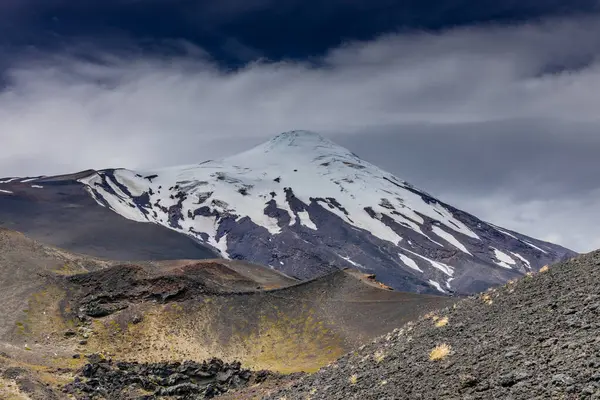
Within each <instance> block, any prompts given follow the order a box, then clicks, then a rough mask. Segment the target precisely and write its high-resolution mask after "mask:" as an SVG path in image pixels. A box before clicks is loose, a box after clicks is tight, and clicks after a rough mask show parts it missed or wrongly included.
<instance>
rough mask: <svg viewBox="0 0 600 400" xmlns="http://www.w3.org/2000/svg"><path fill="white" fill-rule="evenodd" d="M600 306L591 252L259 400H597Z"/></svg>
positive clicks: (596, 256)
mask: <svg viewBox="0 0 600 400" xmlns="http://www.w3.org/2000/svg"><path fill="white" fill-rule="evenodd" d="M599 300H600V252H595V253H592V254H589V255H586V256H582V257H579V258H577V259H574V260H571V261H569V262H566V263H563V264H561V265H557V266H555V267H552V268H550V270H549V271H547V272H540V273H538V274H537V275H534V276H526V277H524V278H523V279H521V280H519V281H516V282H512V283H511V282H509V283H508V284H507V285H505V286H503V287H501V288H498V289H492V290H489V291H487V292H485V293H483V294H480V295H477V296H472V297H470V298H469V299H465V300H463V301H460V302H458V303H456V305H455V306H454V307H450V308H447V309H443V310H440V311H439V312H437V313H435V314H429V315H426V316H425V317H423V318H421V319H420V320H418V321H416V322H414V323H408V324H407V325H405V326H404V327H402V328H401V329H397V330H395V331H394V332H392V333H390V334H388V335H387V336H383V337H381V338H379V339H377V340H375V341H374V342H373V343H371V344H369V345H367V346H364V347H363V348H361V349H360V350H359V351H357V352H354V353H352V354H348V355H346V356H344V357H342V358H341V359H339V360H338V361H337V362H336V363H334V364H332V365H331V366H329V367H326V368H324V369H322V370H320V371H318V372H317V373H315V374H313V375H310V376H307V377H306V378H304V379H302V380H301V381H300V382H297V383H295V384H294V385H292V386H291V387H289V388H287V389H285V390H282V391H280V392H279V393H276V394H273V395H272V396H271V397H267V398H268V399H271V400H275V399H282V398H284V399H287V400H292V399H302V400H304V399H307V398H312V399H328V400H338V399H339V400H349V399H357V400H358V399H360V400H370V399H373V400H375V399H406V400H409V399H410V400H412V399H441V400H444V399H448V400H450V399H452V400H454V399H473V400H474V399H481V400H485V399H513V400H520V399H522V400H530V399H537V400H545V399H600V374H599V373H598V370H599V368H600V308H599V307H598V302H599ZM442 345H443V346H442ZM437 346H440V347H438V350H440V349H441V352H439V353H440V354H441V355H442V357H440V358H439V359H432V354H433V353H432V350H433V349H434V348H436V347H437ZM444 346H447V347H444ZM444 350H446V353H447V354H444ZM434 358H435V357H434Z"/></svg>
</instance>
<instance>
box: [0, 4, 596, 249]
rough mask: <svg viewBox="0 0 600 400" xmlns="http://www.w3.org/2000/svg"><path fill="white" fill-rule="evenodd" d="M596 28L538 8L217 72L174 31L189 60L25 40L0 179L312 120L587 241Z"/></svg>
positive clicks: (484, 210) (365, 151)
mask: <svg viewBox="0 0 600 400" xmlns="http://www.w3.org/2000/svg"><path fill="white" fill-rule="evenodd" d="M599 38H600V20H598V19H597V18H595V17H590V16H588V17H577V18H566V19H560V20H558V19H549V20H546V21H544V22H539V23H536V24H516V25H510V26H481V27H466V28H459V29H452V30H446V31H440V32H435V33H404V34H394V35H384V36H382V37H379V38H378V39H376V40H373V41H366V42H351V43H347V44H345V45H343V46H341V47H339V48H337V49H334V50H331V51H329V52H328V53H327V54H326V55H325V56H323V57H320V58H318V59H316V60H311V62H307V61H288V62H266V61H262V62H254V63H249V64H248V65H246V66H245V67H243V68H240V69H238V70H235V71H229V72H225V71H224V70H223V69H221V68H219V67H218V65H217V64H215V63H214V62H213V60H211V59H210V58H209V57H208V55H207V53H206V52H204V51H203V50H202V49H200V48H196V47H195V46H194V45H193V44H192V43H189V42H182V41H180V42H179V45H180V46H182V48H183V49H184V51H183V52H179V53H178V54H180V53H185V52H186V51H187V52H190V51H191V52H192V53H193V54H192V55H191V56H182V55H174V56H169V57H166V56H161V55H158V54H156V53H152V55H148V53H145V52H143V51H140V52H135V53H115V52H106V51H104V52H97V53H95V54H90V53H89V52H83V53H85V54H83V55H84V56H85V57H82V52H81V51H76V52H71V53H60V55H56V54H53V55H50V54H47V53H46V52H44V51H43V50H38V52H37V53H35V54H30V55H29V56H28V57H25V58H20V59H19V60H20V61H19V62H18V63H16V64H15V63H13V64H12V65H10V68H7V69H6V73H5V81H6V82H5V83H6V89H5V90H4V91H3V92H0V134H1V135H2V146H3V148H2V151H3V155H2V157H1V158H0V171H2V173H1V174H0V175H4V176H6V175H33V174H41V173H44V174H51V173H60V172H70V171H73V170H80V169H85V168H103V167H120V166H122V167H129V168H149V167H159V166H165V165H171V164H186V163H195V162H199V161H202V160H204V159H207V158H215V157H219V156H225V155H228V154H231V153H235V152H237V151H239V150H242V149H244V148H246V147H247V146H250V145H253V144H256V143H258V142H260V141H262V140H264V139H266V138H268V137H270V136H272V135H275V134H277V133H279V132H281V131H285V130H290V129H311V130H316V131H320V132H322V133H324V134H326V135H329V136H332V137H334V138H335V139H336V140H338V141H339V142H341V144H343V145H346V146H347V147H349V148H350V149H352V150H353V151H355V152H357V153H358V154H360V155H361V156H363V157H364V158H365V159H367V160H369V161H372V162H373V163H375V164H378V165H381V166H382V167H384V168H385V169H387V170H389V171H390V172H393V173H395V174H396V175H398V176H399V177H401V178H404V179H407V180H409V181H411V182H412V183H414V184H415V185H417V186H419V187H422V188H423V189H425V190H428V191H430V192H432V194H435V195H438V196H439V197H441V198H442V199H444V200H446V201H448V202H449V203H451V204H454V205H456V206H458V207H460V208H463V209H466V210H468V211H471V212H474V213H475V214H476V215H478V216H480V217H482V218H484V219H488V220H491V221H493V222H495V223H497V224H499V225H503V226H506V227H508V228H512V229H515V230H518V231H521V232H524V233H528V234H531V235H534V236H538V237H540V238H543V239H550V240H554V241H557V242H559V243H562V244H565V245H568V246H571V247H573V248H575V249H577V250H585V249H591V248H593V247H600V234H599V232H600V230H599V229H598V226H600V217H599V216H598V215H599V213H597V212H595V211H596V205H597V198H598V196H600V193H599V191H600V185H599V184H598V183H597V181H596V178H595V175H596V173H597V172H598V163H597V162H596V160H595V155H596V154H599V153H598V152H599V151H600V144H599V140H598V138H599V137H600V135H598V134H597V132H598V131H600V118H599V116H598V112H597V104H598V103H599V101H600V98H599V96H600V95H599V93H600V63H599V62H598V55H599V54H600V39H599ZM184 43H185V44H184ZM234 47H235V46H234ZM250 57H251V56H250Z"/></svg>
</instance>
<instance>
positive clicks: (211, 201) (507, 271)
mask: <svg viewBox="0 0 600 400" xmlns="http://www.w3.org/2000/svg"><path fill="white" fill-rule="evenodd" d="M80 182H81V183H82V184H85V185H86V187H87V189H88V191H89V193H90V194H91V196H92V197H93V198H94V199H95V200H96V201H97V202H98V204H100V205H102V206H104V207H106V208H109V209H111V210H113V211H115V212H116V213H118V214H120V215H122V216H123V217H125V218H128V219H131V220H134V221H138V222H150V223H153V224H158V225H162V226H165V227H168V228H170V229H173V230H175V231H177V232H180V233H183V234H185V235H188V236H190V237H193V238H195V239H196V240H198V241H199V242H202V243H204V244H205V245H206V246H210V247H212V248H214V249H215V251H218V252H219V253H220V254H221V256H223V257H225V258H231V259H244V260H248V261H252V262H255V263H259V264H262V265H268V266H270V267H271V268H274V269H277V270H280V271H283V272H285V273H286V274H288V275H290V276H294V277H297V278H299V279H310V278H314V277H316V276H320V275H323V274H326V273H329V272H331V271H333V270H335V269H336V268H340V267H353V268H358V269H360V270H362V271H363V272H367V273H376V274H377V276H378V278H379V279H380V280H381V281H383V282H384V283H386V284H388V285H390V286H392V287H394V288H396V289H399V290H405V291H413V292H429V293H434V292H437V293H445V294H447V293H451V292H460V293H471V292H477V291H480V290H484V289H485V288H487V287H489V286H491V285H496V284H501V283H504V282H506V281H507V280H509V279H513V278H515V277H518V276H522V275H524V274H525V273H527V272H528V271H530V270H532V269H536V268H540V267H541V266H543V265H545V264H549V263H553V262H556V261H559V260H561V259H564V258H565V257H568V256H572V255H573V254H574V253H573V252H571V251H569V250H567V249H565V248H562V247H560V246H556V245H552V244H549V243H544V242H541V241H538V240H535V239H532V238H529V237H526V236H523V235H520V234H517V233H514V232H510V231H507V230H505V229H501V228H498V227H496V226H493V225H491V224H488V223H485V222H484V221H481V220H479V219H477V218H476V217H474V216H472V215H470V214H467V213H465V212H463V211H460V210H458V209H456V208H454V207H452V206H450V205H448V204H445V203H443V202H442V201H440V200H438V199H435V198H433V197H432V196H430V195H429V194H427V193H426V192H424V191H422V190H419V189H417V188H415V187H414V186H412V185H410V184H408V183H407V182H404V181H402V180H400V179H398V178H397V177H395V176H393V175H392V174H390V173H388V172H386V171H383V170H381V169H380V168H378V167H376V166H375V165H373V164H370V163H368V162H366V161H364V160H362V159H360V158H359V157H358V156H357V155H355V154H353V153H351V152H350V151H348V150H347V149H344V148H342V147H340V146H338V145H336V144H335V143H333V142H331V141H329V140H327V139H325V138H323V137H322V136H320V135H318V134H316V133H311V132H304V131H293V132H287V133H283V134H281V135H279V136H277V137H275V138H274V139H272V140H270V141H268V142H266V143H264V144H262V145H259V146H257V147H255V148H253V149H251V150H249V151H247V152H244V153H241V154H238V155H235V156H232V157H228V158H225V159H222V160H210V161H206V162H204V163H201V164H197V165H189V166H182V167H174V168H169V169H163V170H157V171H145V172H136V171H129V170H123V169H118V170H115V169H109V170H103V171H98V172H97V173H91V174H88V175H86V176H83V177H82V178H81V179H80ZM0 188H1V187H0ZM9 190H10V189H9Z"/></svg>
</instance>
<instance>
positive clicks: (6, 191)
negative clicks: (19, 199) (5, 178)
mask: <svg viewBox="0 0 600 400" xmlns="http://www.w3.org/2000/svg"><path fill="white" fill-rule="evenodd" d="M0 193H6V194H14V193H13V192H11V191H10V190H2V189H0Z"/></svg>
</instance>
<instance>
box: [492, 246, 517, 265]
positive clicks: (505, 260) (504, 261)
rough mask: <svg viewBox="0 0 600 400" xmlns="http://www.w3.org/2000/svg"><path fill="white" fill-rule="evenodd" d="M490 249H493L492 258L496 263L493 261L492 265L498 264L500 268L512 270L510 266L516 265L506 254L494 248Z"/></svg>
mask: <svg viewBox="0 0 600 400" xmlns="http://www.w3.org/2000/svg"><path fill="white" fill-rule="evenodd" d="M492 249H494V257H495V258H496V261H494V263H496V264H498V265H499V266H501V267H502V268H508V269H512V265H515V264H516V263H517V262H516V261H515V260H514V259H512V258H511V256H509V255H508V254H506V253H504V252H502V251H500V250H498V249H496V248H495V247H492Z"/></svg>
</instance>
